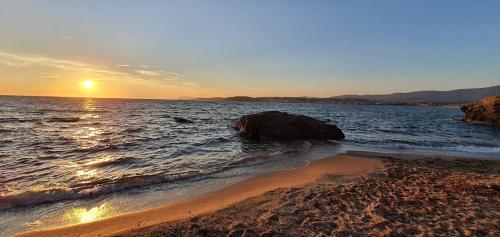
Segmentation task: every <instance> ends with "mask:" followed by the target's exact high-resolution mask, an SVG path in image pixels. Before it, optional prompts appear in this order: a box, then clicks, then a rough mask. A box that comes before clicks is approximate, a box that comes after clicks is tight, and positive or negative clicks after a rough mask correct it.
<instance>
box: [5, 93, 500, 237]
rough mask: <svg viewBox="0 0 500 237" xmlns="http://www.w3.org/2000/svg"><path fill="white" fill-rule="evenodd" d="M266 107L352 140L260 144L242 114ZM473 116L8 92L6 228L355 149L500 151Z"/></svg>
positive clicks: (60, 219) (165, 196)
mask: <svg viewBox="0 0 500 237" xmlns="http://www.w3.org/2000/svg"><path fill="white" fill-rule="evenodd" d="M265 110H280V111H287V112H290V113H296V114H304V115H308V116H312V117H315V118H318V119H320V120H324V121H329V122H330V123H333V124H336V125H337V126H339V127H340V128H341V129H342V130H343V131H344V132H345V134H346V140H344V141H341V142H334V141H332V142H326V143H318V142H309V141H301V142H294V143H257V142H249V141H246V140H244V139H241V138H240V137H239V136H238V135H237V133H236V132H235V131H234V130H233V128H232V125H233V123H234V121H235V120H236V119H237V118H238V117H239V116H241V115H244V114H249V113H254V112H260V111H265ZM173 117H184V118H188V119H191V120H193V121H194V122H195V123H192V124H180V123H176V122H175V121H174V120H173ZM462 117H463V114H462V112H460V110H459V109H457V108H435V107H399V106H363V105H336V104H319V103H315V104H309V103H303V104H291V103H236V102H194V101H158V100H121V99H120V100H119V99H87V98H45V97H8V96H3V97H0V162H1V164H0V233H2V234H3V235H12V234H14V233H17V232H20V231H24V230H30V229H36V228H41V227H47V226H55V225H62V224H74V223H81V222H89V221H93V220H97V219H99V218H103V217H108V216H111V215H114V214H117V213H122V212H124V211H131V210H138V209H142V208H147V207H152V206H155V205H160V204H165V203H168V202H173V201H176V200H180V199H184V198H189V197H192V196H195V195H198V194H199V193H202V192H207V191H211V190H214V189H216V188H219V187H222V186H225V185H228V184H230V183H234V182H236V181H238V180H241V179H243V178H246V177H248V176H251V175H255V174H258V173H262V172H266V171H270V170H279V169H290V168H294V167H300V166H304V165H306V164H307V163H308V162H309V161H311V160H314V159H319V158H322V157H324V156H326V155H329V154H335V153H339V152H342V151H345V150H346V149H371V150H380V151H384V150H387V149H390V150H391V151H396V152H420V153H421V152H422V151H423V152H427V153H432V154H452V155H462V156H475V157H489V158H500V127H498V126H494V125H486V124H480V123H466V122H463V121H462ZM145 193H146V194H147V195H145ZM131 203H133V205H131ZM3 235H2V236H3Z"/></svg>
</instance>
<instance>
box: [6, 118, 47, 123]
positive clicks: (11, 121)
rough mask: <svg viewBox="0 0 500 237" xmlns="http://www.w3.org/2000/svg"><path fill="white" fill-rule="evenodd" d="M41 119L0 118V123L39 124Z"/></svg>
mask: <svg viewBox="0 0 500 237" xmlns="http://www.w3.org/2000/svg"><path fill="white" fill-rule="evenodd" d="M40 121H41V119H38V118H32V119H21V118H0V123H31V122H40Z"/></svg>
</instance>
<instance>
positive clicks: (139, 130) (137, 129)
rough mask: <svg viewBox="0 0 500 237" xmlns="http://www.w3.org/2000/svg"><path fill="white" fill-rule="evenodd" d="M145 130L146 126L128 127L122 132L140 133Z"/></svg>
mask: <svg viewBox="0 0 500 237" xmlns="http://www.w3.org/2000/svg"><path fill="white" fill-rule="evenodd" d="M142 131H144V128H127V129H124V130H123V131H121V133H139V132H142Z"/></svg>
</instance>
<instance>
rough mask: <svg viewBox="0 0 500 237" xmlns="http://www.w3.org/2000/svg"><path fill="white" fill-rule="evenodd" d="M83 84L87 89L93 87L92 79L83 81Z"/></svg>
mask: <svg viewBox="0 0 500 237" xmlns="http://www.w3.org/2000/svg"><path fill="white" fill-rule="evenodd" d="M83 86H84V87H85V88H87V89H90V88H92V87H94V82H93V81H84V82H83Z"/></svg>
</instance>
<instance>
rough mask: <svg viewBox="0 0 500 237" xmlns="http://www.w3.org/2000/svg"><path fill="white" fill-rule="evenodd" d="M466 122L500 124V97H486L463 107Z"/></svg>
mask: <svg viewBox="0 0 500 237" xmlns="http://www.w3.org/2000/svg"><path fill="white" fill-rule="evenodd" d="M461 109H462V111H463V112H464V113H465V120H466V121H481V122H487V123H496V124H500V95H497V96H491V97H486V98H484V99H482V100H480V101H476V102H474V103H471V104H468V105H464V106H462V108H461Z"/></svg>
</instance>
